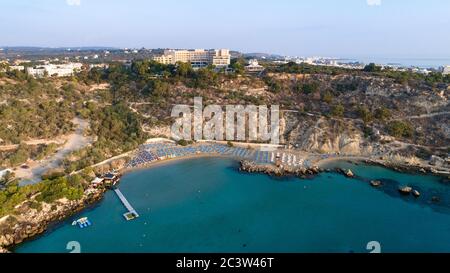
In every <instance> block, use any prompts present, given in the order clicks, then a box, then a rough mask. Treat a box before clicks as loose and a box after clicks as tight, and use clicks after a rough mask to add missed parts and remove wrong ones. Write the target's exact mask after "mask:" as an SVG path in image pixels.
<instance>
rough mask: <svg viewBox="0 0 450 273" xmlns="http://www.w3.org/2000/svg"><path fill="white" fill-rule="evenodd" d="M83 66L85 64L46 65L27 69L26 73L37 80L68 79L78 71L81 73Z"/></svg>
mask: <svg viewBox="0 0 450 273" xmlns="http://www.w3.org/2000/svg"><path fill="white" fill-rule="evenodd" d="M82 66H83V64H81V63H68V64H46V65H38V66H35V67H27V69H26V71H27V73H28V74H29V75H31V76H33V77H35V78H42V77H45V76H57V77H67V76H72V75H73V74H74V72H76V71H80V70H81V68H82Z"/></svg>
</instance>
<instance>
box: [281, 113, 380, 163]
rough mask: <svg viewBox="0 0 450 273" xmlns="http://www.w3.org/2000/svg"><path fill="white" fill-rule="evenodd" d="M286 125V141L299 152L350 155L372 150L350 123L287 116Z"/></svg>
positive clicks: (358, 130) (357, 129)
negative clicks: (300, 150)
mask: <svg viewBox="0 0 450 273" xmlns="http://www.w3.org/2000/svg"><path fill="white" fill-rule="evenodd" d="M285 123H286V126H285V128H283V129H284V137H285V142H286V143H287V144H290V145H292V146H294V147H296V148H299V149H302V150H306V151H311V152H320V153H334V152H339V153H345V154H353V155H360V154H365V153H368V152H371V151H372V147H371V145H370V143H367V142H366V141H365V139H364V137H363V133H362V132H361V131H360V129H359V128H357V127H355V126H353V125H352V123H343V122H342V121H338V120H333V119H325V118H309V117H300V116H293V115H289V116H286V117H285Z"/></svg>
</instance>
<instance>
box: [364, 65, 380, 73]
mask: <svg viewBox="0 0 450 273" xmlns="http://www.w3.org/2000/svg"><path fill="white" fill-rule="evenodd" d="M363 71H364V72H380V71H381V66H377V65H375V64H374V63H370V64H368V65H366V66H365V67H364V69H363Z"/></svg>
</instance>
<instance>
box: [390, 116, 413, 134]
mask: <svg viewBox="0 0 450 273" xmlns="http://www.w3.org/2000/svg"><path fill="white" fill-rule="evenodd" d="M387 129H388V132H389V134H390V135H391V136H394V137H406V138H409V137H412V135H413V133H414V129H413V127H412V126H411V124H409V123H406V122H403V121H399V120H396V121H392V122H391V123H389V124H388V127H387Z"/></svg>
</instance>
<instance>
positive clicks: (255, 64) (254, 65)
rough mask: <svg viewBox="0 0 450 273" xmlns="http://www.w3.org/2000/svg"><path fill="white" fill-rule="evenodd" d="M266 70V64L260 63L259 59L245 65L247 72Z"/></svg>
mask: <svg viewBox="0 0 450 273" xmlns="http://www.w3.org/2000/svg"><path fill="white" fill-rule="evenodd" d="M263 71H264V66H262V65H260V64H259V63H258V60H256V59H252V60H250V61H249V62H248V65H247V66H246V67H245V72H247V73H250V74H253V73H261V72H263Z"/></svg>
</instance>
